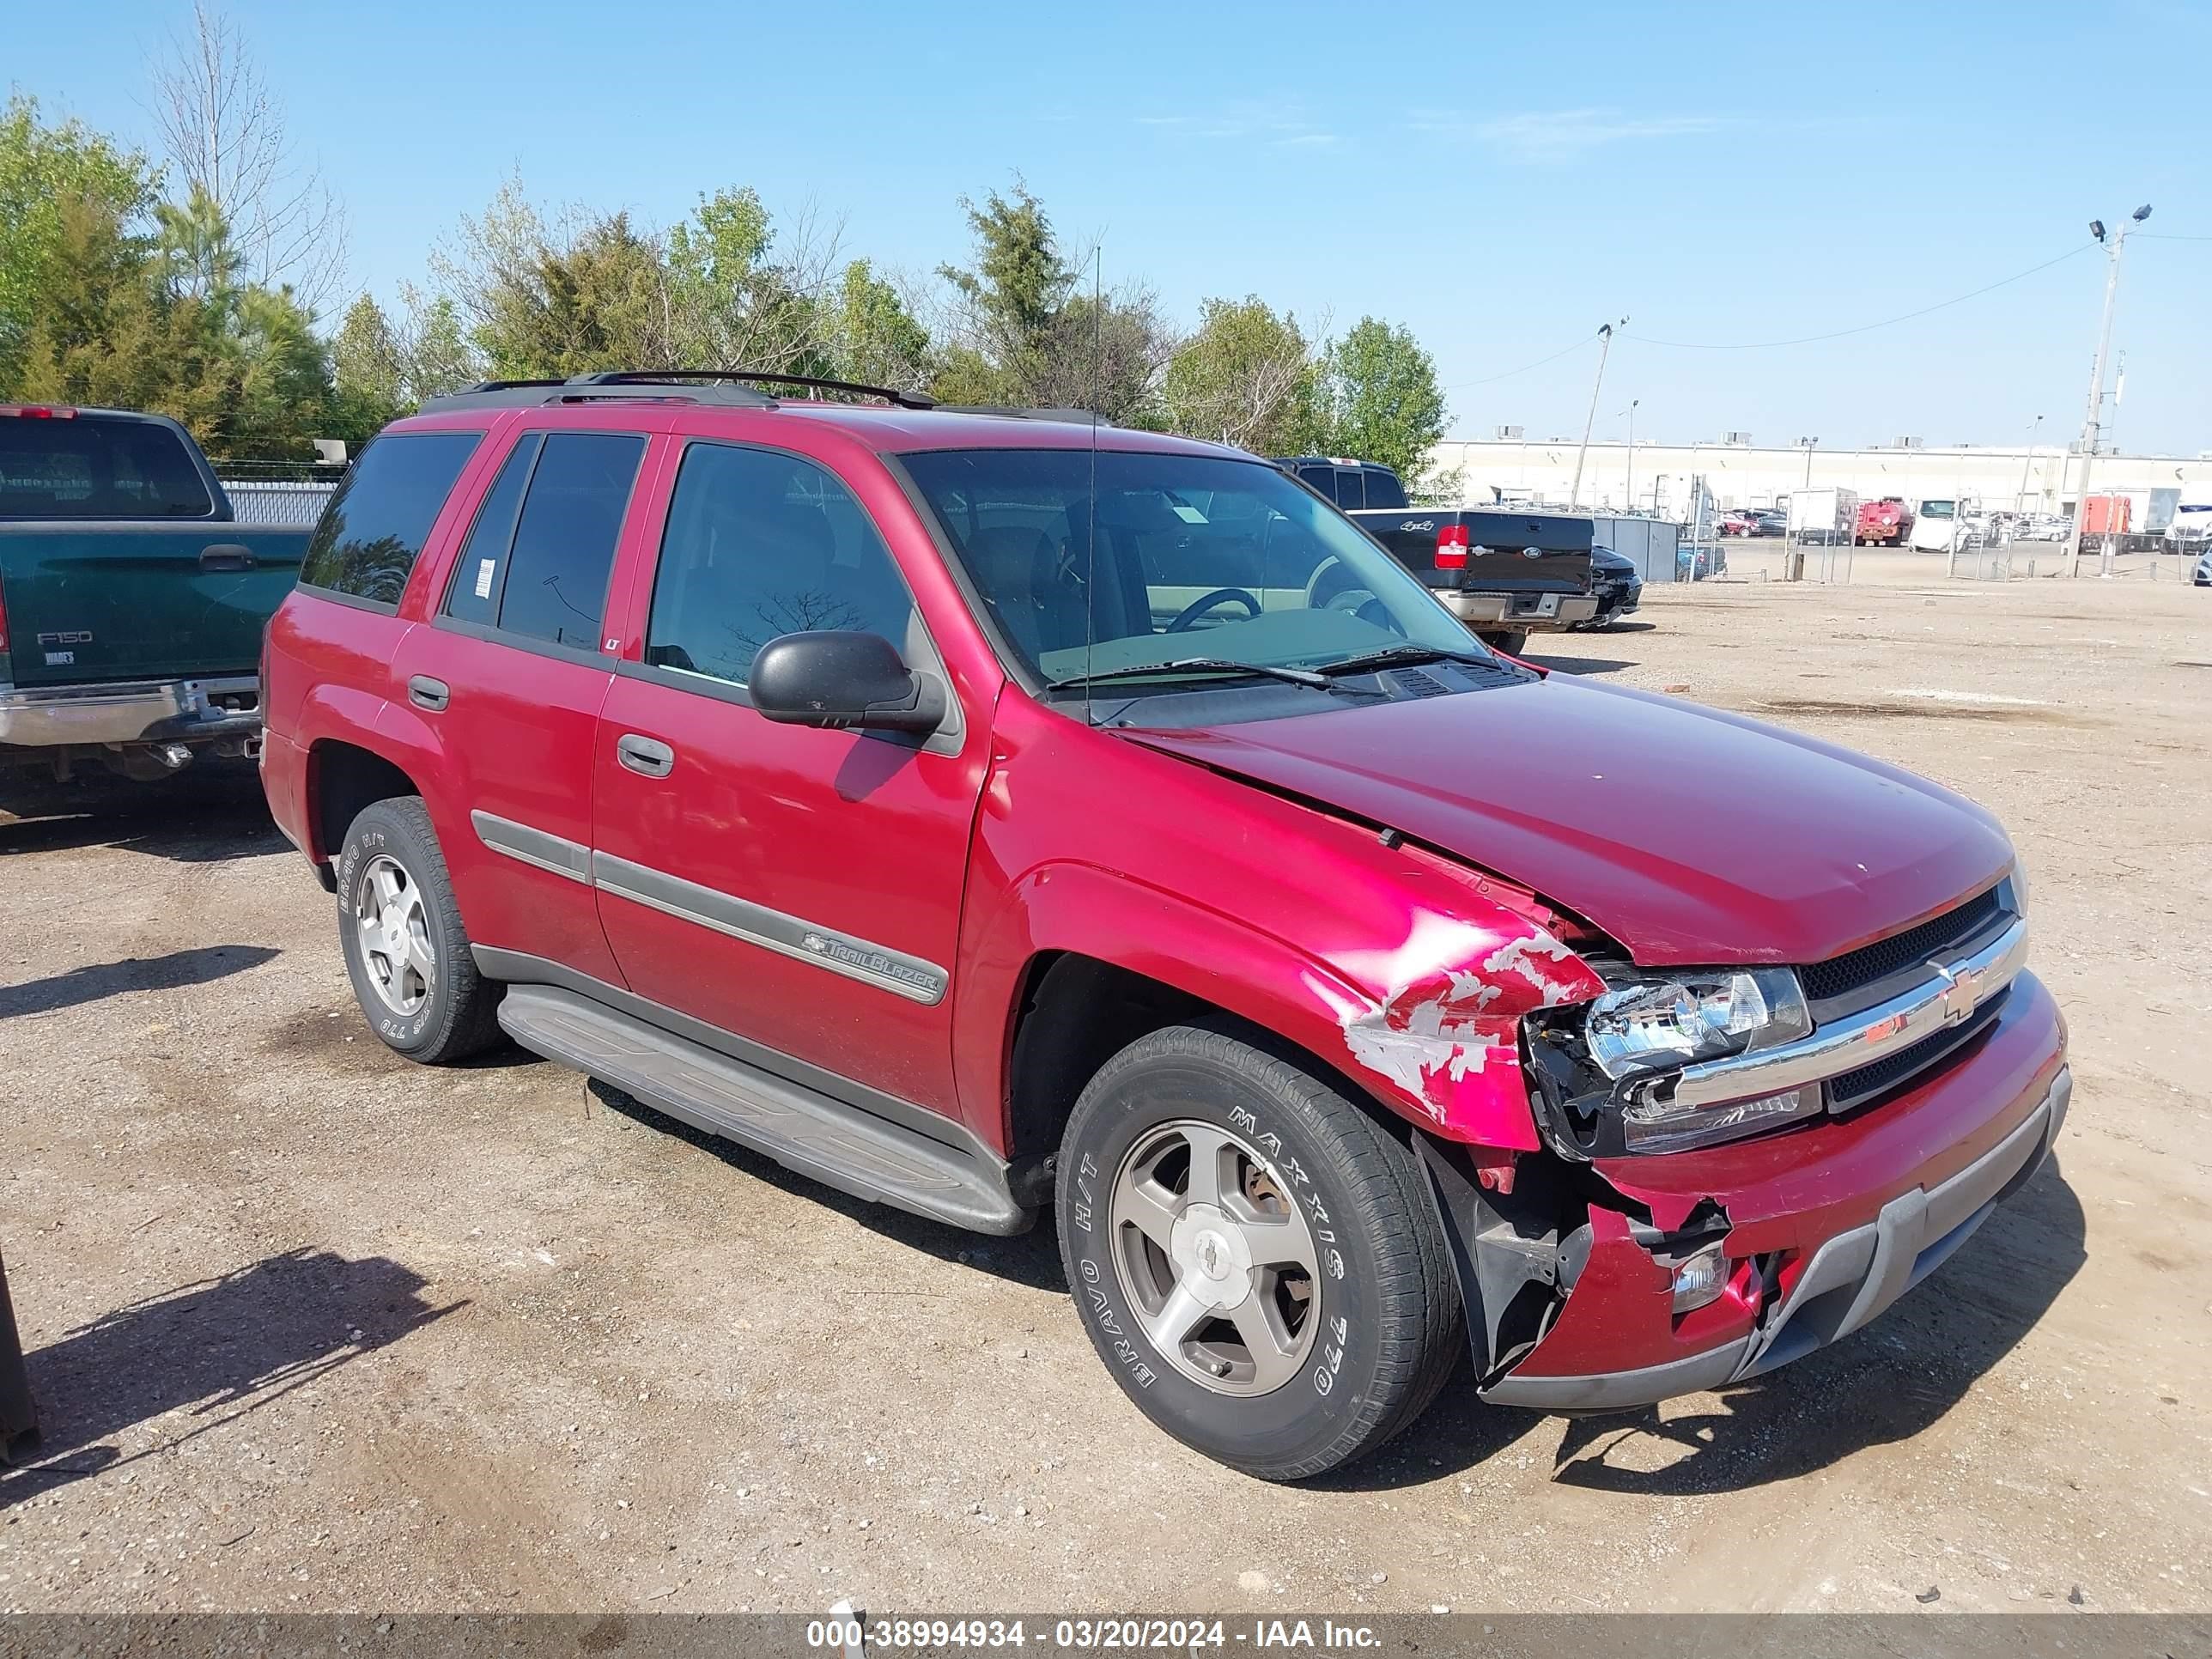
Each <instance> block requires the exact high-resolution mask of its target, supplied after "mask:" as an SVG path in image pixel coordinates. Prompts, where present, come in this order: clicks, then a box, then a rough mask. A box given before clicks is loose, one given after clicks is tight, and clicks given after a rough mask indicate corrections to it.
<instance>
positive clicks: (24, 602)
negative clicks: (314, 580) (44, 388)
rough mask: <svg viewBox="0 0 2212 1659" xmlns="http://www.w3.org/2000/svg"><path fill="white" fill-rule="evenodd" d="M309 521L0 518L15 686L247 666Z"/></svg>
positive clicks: (1, 582)
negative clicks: (288, 525)
mask: <svg viewBox="0 0 2212 1659" xmlns="http://www.w3.org/2000/svg"><path fill="white" fill-rule="evenodd" d="M311 533H312V532H308V531H306V530H292V529H276V528H270V527H264V526H256V525H240V524H223V523H218V522H213V521H210V520H198V521H197V522H193V523H189V524H165V523H160V522H152V523H149V522H146V521H144V520H137V521H127V520H88V521H87V522H85V523H82V524H67V523H33V524H0V603H4V604H5V605H6V606H7V616H8V642H9V647H11V649H10V653H9V654H10V662H11V665H12V669H13V672H12V675H9V674H0V678H13V680H14V681H15V684H17V685H63V684H77V683H81V682H84V681H94V680H146V679H181V678H197V677H200V676H204V675H215V674H252V673H253V672H255V671H257V669H258V665H259V663H260V659H261V633H262V629H264V627H265V626H266V625H267V623H268V621H269V618H270V615H271V614H272V613H273V612H274V611H276V607H277V605H279V604H280V603H281V602H282V601H283V598H284V596H285V594H287V593H289V592H291V591H292V586H293V584H294V583H295V582H296V581H297V580H299V575H300V556H301V554H302V553H304V552H306V550H307V538H308V536H309V535H310V534H311Z"/></svg>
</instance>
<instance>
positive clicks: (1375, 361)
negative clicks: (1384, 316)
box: [1310, 317, 1444, 481]
mask: <svg viewBox="0 0 2212 1659" xmlns="http://www.w3.org/2000/svg"><path fill="white" fill-rule="evenodd" d="M1443 431H1444V394H1443V389H1442V388H1441V387H1440V386H1437V366H1436V363H1435V362H1434V361H1433V360H1432V359H1431V357H1430V356H1429V354H1428V353H1427V352H1425V351H1424V350H1423V349H1421V346H1420V343H1419V341H1417V340H1415V339H1414V338H1413V334H1412V332H1411V331H1408V330H1407V329H1404V328H1400V327H1395V326H1393V325H1390V324H1389V323H1384V322H1380V321H1377V320H1376V319H1375V318H1372V317H1363V318H1361V319H1359V322H1358V325H1357V326H1356V327H1354V328H1353V329H1352V331H1350V332H1348V333H1347V334H1346V335H1345V337H1343V338H1342V339H1340V340H1339V341H1337V342H1336V343H1335V344H1334V345H1332V346H1331V347H1330V348H1329V349H1328V352H1327V353H1326V354H1325V356H1323V358H1322V370H1321V374H1320V376H1319V380H1318V384H1317V386H1316V395H1315V398H1314V407H1313V416H1312V431H1311V433H1310V442H1311V444H1312V447H1314V448H1316V449H1319V450H1322V451H1325V452H1326V453H1330V454H1335V455H1357V456H1358V457H1359V458H1360V459H1362V460H1368V461H1379V462H1381V463H1382V464H1383V465H1385V466H1388V467H1391V468H1394V469H1395V470H1396V471H1397V472H1398V473H1399V474H1400V476H1401V477H1404V478H1406V479H1407V480H1408V481H1412V480H1413V479H1415V478H1417V477H1419V475H1420V472H1421V470H1422V469H1423V468H1424V467H1425V466H1426V465H1427V464H1428V459H1429V454H1430V452H1431V451H1432V450H1433V449H1434V448H1435V447H1436V444H1437V439H1439V438H1441V437H1443Z"/></svg>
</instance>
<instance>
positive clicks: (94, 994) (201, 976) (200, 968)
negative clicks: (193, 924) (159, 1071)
mask: <svg viewBox="0 0 2212 1659" xmlns="http://www.w3.org/2000/svg"><path fill="white" fill-rule="evenodd" d="M276 954H277V951H276V949H275V948H274V947H273V946H270V945H197V946H195V947H194V948H193V949H191V950H189V951H170V952H169V954H168V955H167V956H164V957H128V958H126V959H125V960H124V961H121V962H101V963H88V964H87V965H86V966H84V967H82V968H72V969H70V970H69V971H68V972H67V973H65V974H49V975H47V976H46V978H44V979H33V980H27V981H24V982H23V983H22V984H21V985H0V1019H9V1018H14V1017H15V1016H17V1015H21V1014H50V1013H52V1012H54V1011H55V1010H56V1009H58V1008H75V1007H77V1006H81V1005H82V1004H84V1003H88V1002H98V1001H100V1000H101V999H102V998H105V997H112V996H119V995H121V994H123V993H125V992H126V991H167V990H173V989H175V988H176V987H179V986H180V985H204V984H206V983H207V982H208V981H210V980H217V979H226V978H228V977H229V975H233V974H241V973H244V972H245V971H246V969H249V968H258V967H259V966H260V965H261V964H262V963H264V962H266V961H268V960H269V959H270V957H274V956H276Z"/></svg>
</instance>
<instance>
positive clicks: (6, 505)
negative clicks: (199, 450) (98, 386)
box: [0, 412, 215, 519]
mask: <svg viewBox="0 0 2212 1659" xmlns="http://www.w3.org/2000/svg"><path fill="white" fill-rule="evenodd" d="M214 511H215V498H214V497H213V496H212V495H210V494H209V493H208V487H207V482H206V480H205V479H204V478H203V477H201V476H200V470H199V467H198V466H197V465H196V464H195V463H194V461H193V459H192V453H191V449H190V448H189V447H186V444H185V439H184V437H183V435H181V434H180V433H179V432H178V431H177V430H176V429H175V428H173V427H170V426H167V425H164V424H163V423H162V422H159V421H125V420H117V419H114V418H113V417H112V416H107V417H103V416H98V415H86V414H83V413H81V412H80V413H76V414H64V415H60V416H54V415H6V416H0V518H8V519H204V518H206V517H208V516H209V515H210V513H213V512H214Z"/></svg>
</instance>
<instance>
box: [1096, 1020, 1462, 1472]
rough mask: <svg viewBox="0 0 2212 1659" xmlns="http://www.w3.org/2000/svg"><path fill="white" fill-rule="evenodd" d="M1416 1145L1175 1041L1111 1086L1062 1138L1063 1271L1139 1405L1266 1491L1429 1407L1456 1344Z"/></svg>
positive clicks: (1275, 1062) (1175, 1030)
mask: <svg viewBox="0 0 2212 1659" xmlns="http://www.w3.org/2000/svg"><path fill="white" fill-rule="evenodd" d="M1426 1179H1427V1177H1426V1176H1425V1175H1424V1173H1423V1172H1422V1170H1421V1168H1420V1164H1419V1159H1418V1158H1416V1156H1415V1154H1414V1153H1413V1150H1412V1149H1411V1148H1410V1147H1409V1146H1407V1144H1406V1143H1405V1142H1404V1141H1402V1140H1401V1139H1398V1138H1397V1136H1396V1135H1395V1134H1394V1133H1391V1132H1390V1131H1389V1130H1388V1129H1386V1128H1384V1127H1383V1126H1382V1125H1381V1124H1379V1123H1378V1122H1376V1120H1375V1119H1374V1118H1372V1117H1370V1115H1368V1114H1367V1113H1366V1112H1364V1111H1363V1110H1362V1109H1360V1108H1359V1107H1358V1106H1357V1105H1355V1104H1354V1103H1352V1102H1351V1101H1349V1100H1347V1099H1346V1097H1344V1096H1343V1095H1342V1094H1340V1092H1338V1091H1336V1090H1335V1089H1334V1088H1332V1087H1331V1086H1330V1085H1328V1084H1327V1083H1325V1082H1323V1081H1322V1080H1321V1079H1319V1078H1317V1077H1316V1076H1315V1075H1313V1074H1312V1073H1310V1072H1309V1071H1307V1070H1305V1069H1304V1068H1302V1067H1301V1066H1297V1065H1295V1064H1293V1063H1292V1062H1291V1061H1290V1060H1286V1059H1284V1058H1281V1057H1279V1056H1278V1055H1276V1054H1270V1053H1267V1052H1265V1051H1263V1050H1261V1049H1260V1048H1255V1047H1254V1046H1253V1045H1252V1044H1250V1043H1249V1042H1243V1041H1242V1040H1240V1039H1239V1038H1238V1037H1237V1036H1231V1035H1229V1034H1228V1033H1226V1032H1225V1031H1221V1030H1209V1029H1206V1028H1203V1027H1196V1026H1171V1027H1169V1028H1167V1029H1166V1030H1159V1031H1155V1032H1152V1033H1151V1034H1150V1035H1149V1036H1143V1037H1139V1039H1138V1040H1137V1041H1136V1042H1133V1043H1131V1044H1130V1045H1129V1046H1128V1047H1127V1048H1124V1049H1122V1050H1121V1053H1120V1054H1116V1055H1115V1056H1114V1058H1113V1059H1111V1060H1108V1061H1107V1062H1106V1064H1105V1065H1104V1066H1102V1067H1101V1068H1100V1069H1099V1072H1098V1074H1097V1076H1096V1077H1094V1078H1093V1079H1091V1083H1090V1084H1089V1085H1088V1086H1087V1087H1086V1088H1085V1090H1084V1091H1083V1096H1082V1098H1081V1099H1080V1100H1079V1101H1078V1102H1077V1103H1076V1107H1075V1110H1074V1112H1073V1115H1071V1116H1070V1118H1069V1120H1068V1125H1067V1130H1066V1136H1065V1138H1064V1139H1063V1140H1062V1143H1061V1149H1060V1182H1059V1191H1058V1194H1057V1199H1058V1202H1057V1214H1058V1225H1059V1231H1060V1256H1061V1260H1062V1261H1063V1262H1064V1263H1065V1264H1066V1270H1067V1277H1068V1283H1069V1284H1070V1285H1071V1286H1072V1287H1073V1290H1074V1293H1075V1301H1076V1307H1077V1310H1078V1311H1079V1313H1080V1314H1081V1316H1082V1318H1083V1322H1084V1327H1085V1329H1086V1330H1087V1331H1088V1332H1089V1333H1090V1334H1091V1344H1092V1346H1094V1347H1096V1348H1097V1351H1098V1355H1099V1358H1102V1359H1103V1360H1104V1361H1105V1362H1106V1367H1107V1369H1108V1370H1109V1371H1110V1372H1111V1373H1112V1374H1113V1376H1114V1380H1115V1382H1116V1383H1118V1384H1119V1385H1120V1386H1121V1390H1122V1392H1123V1393H1125V1394H1127V1395H1128V1396H1129V1398H1130V1399H1131V1400H1132V1401H1134V1402H1135V1403H1136V1405H1137V1407H1138V1409H1139V1410H1140V1411H1142V1412H1143V1413H1145V1415H1146V1416H1147V1417H1149V1418H1151V1419H1152V1421H1153V1422H1154V1423H1156V1424H1158V1425H1159V1426H1160V1427H1161V1428H1163V1429H1164V1430H1166V1431H1168V1432H1169V1433H1170V1434H1171V1435H1173V1436H1175V1437H1176V1438H1177V1439H1178V1440H1181V1441H1182V1443H1184V1444H1186V1445H1188V1446H1189V1447H1191V1448H1192V1449H1194V1450H1196V1451H1200V1452H1202V1453H1204V1454H1205V1455H1206V1456H1208V1457H1211V1458H1213V1459H1215V1460H1216V1461H1217V1462H1222V1463H1226V1464H1228V1465H1229V1466H1230V1467H1231V1468H1237V1469H1241V1470H1243V1472H1244V1473H1246V1474H1252V1475H1257V1476H1259V1477H1260V1478H1261V1479H1263V1480H1301V1479H1304V1478H1307V1477H1310V1476H1313V1475H1317V1474H1324V1473H1326V1472H1328V1470H1330V1469H1334V1468H1338V1467H1340V1465H1342V1464H1345V1463H1347V1462H1351V1461H1352V1460H1353V1459H1354V1458H1357V1457H1359V1456H1362V1455H1365V1454H1367V1453H1369V1452H1371V1451H1373V1450H1374V1449H1376V1447H1378V1446H1380V1445H1381V1444H1382V1443H1383V1442H1384V1441H1386V1440H1388V1439H1389V1437H1391V1436H1392V1435H1394V1434H1395V1433H1397V1432H1398V1431H1400V1430H1401V1429H1402V1428H1404V1427H1405V1426H1406V1425H1408V1424H1410V1423H1411V1422H1413V1420H1414V1419H1416V1418H1418V1417H1419V1415H1420V1413H1422V1412H1423V1411H1424V1410H1425V1409H1426V1408H1427V1407H1428V1405H1429V1402H1430V1401H1431V1400H1433V1399H1434V1398H1435V1396H1436V1393H1437V1389H1439V1388H1440V1387H1442V1385H1443V1383H1444V1381H1445V1380H1446V1378H1447V1377H1449V1375H1450V1373H1451V1369H1452V1366H1453V1364H1455V1361H1456V1359H1457V1358H1458V1353H1459V1349H1460V1346H1461V1342H1462V1337H1461V1334H1460V1332H1461V1316H1460V1304H1459V1296H1458V1291H1457V1287H1456V1284H1455V1279H1454V1277H1453V1273H1452V1268H1451V1265H1450V1260H1449V1254H1448V1247H1447V1245H1446V1243H1445V1240H1444V1237H1443V1231H1442V1229H1441V1227H1440V1226H1439V1225H1438V1223H1437V1217H1436V1212H1435V1210H1434V1207H1433V1205H1432V1202H1431V1199H1430V1197H1429V1195H1428V1194H1427V1192H1426V1190H1425V1186H1424V1183H1425V1181H1426Z"/></svg>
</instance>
